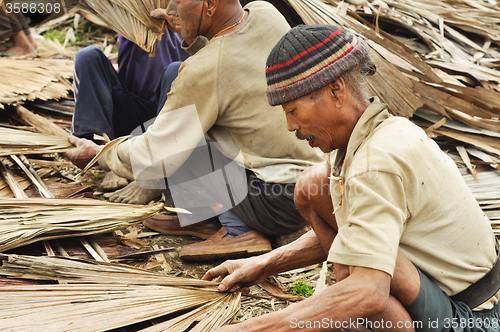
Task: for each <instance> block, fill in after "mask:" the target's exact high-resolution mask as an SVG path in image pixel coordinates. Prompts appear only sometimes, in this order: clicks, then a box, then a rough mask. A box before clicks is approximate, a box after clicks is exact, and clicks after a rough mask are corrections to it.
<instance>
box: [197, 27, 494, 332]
mask: <svg viewBox="0 0 500 332" xmlns="http://www.w3.org/2000/svg"><path fill="white" fill-rule="evenodd" d="M266 66H267V68H266V78H267V83H268V89H267V97H268V101H269V103H270V104H271V105H282V108H283V110H284V112H285V116H286V120H287V126H288V130H289V131H294V132H295V133H296V136H297V138H299V139H305V140H307V141H308V142H309V145H310V146H311V147H319V148H320V149H321V150H322V151H323V152H326V153H331V157H330V162H329V163H328V164H325V165H320V166H313V167H311V168H308V169H306V170H305V171H304V172H303V173H302V175H301V177H300V178H299V180H298V181H297V184H296V187H295V204H296V206H297V208H298V209H299V211H300V213H301V214H302V216H303V217H304V218H305V219H306V220H307V221H308V222H309V224H310V225H311V226H312V231H310V232H308V233H306V234H305V235H303V236H302V237H301V238H299V239H298V240H296V241H295V242H293V243H291V244H289V245H287V246H284V247H281V248H278V249H275V250H274V251H271V252H269V253H266V254H264V255H261V256H255V257H251V258H247V259H242V260H235V261H226V262H225V263H223V264H221V265H219V266H217V267H215V268H213V269H211V270H209V271H208V272H207V273H206V275H205V276H204V277H203V279H204V280H213V279H216V280H219V281H221V284H220V286H219V290H221V291H226V290H227V289H230V288H231V287H232V286H233V285H235V284H239V285H241V286H243V287H247V286H250V285H254V284H257V283H259V282H262V281H263V280H264V278H265V277H266V276H269V275H273V274H276V273H280V272H284V271H287V270H291V269H295V268H299V267H302V266H307V265H310V264H315V263H319V262H322V261H324V260H325V259H327V260H328V261H330V262H333V263H334V270H335V275H336V277H337V283H335V284H333V285H331V286H329V287H327V288H326V289H324V290H323V291H321V292H319V293H318V294H314V295H313V296H312V297H311V298H308V299H306V300H304V301H302V302H299V303H296V304H293V305H292V306H290V307H288V308H286V309H284V310H281V311H278V312H274V313H271V314H268V315H264V316H261V317H257V318H252V319H249V320H247V321H245V322H243V323H240V324H235V325H230V326H225V327H223V328H221V329H220V331H273V332H278V331H293V330H295V328H299V325H298V324H299V322H302V323H304V324H302V326H303V328H301V329H300V330H301V331H316V330H324V329H323V328H322V327H319V326H316V327H314V326H312V325H310V324H309V325H307V324H305V322H322V321H323V320H324V319H326V320H327V321H328V322H329V323H330V322H331V325H329V327H327V329H326V330H338V327H339V326H343V325H342V324H343V323H345V322H350V321H354V322H356V321H357V319H367V320H369V321H371V322H377V321H378V322H382V321H383V322H385V324H384V325H383V326H382V324H379V325H376V324H372V325H371V326H370V327H372V328H373V330H375V331H378V330H397V331H413V330H420V331H449V330H453V331H498V329H499V327H498V320H499V318H500V316H499V304H498V298H499V292H498V289H499V287H498V280H499V279H500V278H498V271H497V269H495V268H493V269H492V266H494V263H495V261H496V260H497V252H496V250H495V246H496V240H495V237H494V235H493V232H492V230H491V226H490V222H489V220H488V218H487V217H486V216H485V215H484V214H483V212H482V211H481V209H480V208H479V206H478V204H477V202H476V201H475V199H474V197H473V196H472V194H471V192H470V190H469V189H468V187H467V186H466V184H465V183H464V181H463V179H462V177H461V175H460V173H459V171H458V170H457V168H456V165H455V164H454V163H453V161H452V160H451V159H450V158H449V157H448V156H447V155H446V154H445V153H443V152H442V151H441V150H440V149H439V147H438V146H437V144H435V142H433V141H432V140H431V139H429V138H428V137H427V136H426V135H425V132H424V131H423V130H422V129H420V128H419V127H417V126H415V125H414V124H412V123H411V122H410V121H408V120H407V119H405V118H402V117H396V116H392V115H390V114H389V111H388V109H387V106H386V105H384V104H381V103H380V102H379V101H378V100H377V99H376V98H371V99H370V98H368V97H367V94H366V92H365V88H364V87H365V86H366V77H367V76H369V75H373V74H375V72H376V66H375V65H374V63H373V61H371V57H370V53H369V48H368V46H367V44H366V43H365V42H364V41H363V40H362V39H361V38H356V37H355V36H353V35H351V34H349V33H348V32H346V31H345V30H343V29H342V28H338V27H334V26H326V25H325V26H298V27H296V28H294V29H292V30H290V31H289V32H288V33H286V34H285V35H284V36H283V37H282V39H281V40H280V41H279V42H278V44H277V45H276V46H275V47H274V48H273V50H272V52H271V54H270V55H269V58H268V60H267V64H266ZM325 186H327V187H329V189H330V190H321V188H324V187H325ZM495 267H498V264H496V265H495ZM492 277H493V278H492ZM490 278H491V279H490ZM495 279H496V281H494V282H488V280H490V281H491V280H495ZM471 309H474V311H472V310H471ZM417 322H422V324H421V325H420V324H412V323H417ZM487 322H488V323H487ZM495 322H496V324H495ZM389 323H391V324H390V325H389ZM431 323H432V324H431ZM294 324H297V325H296V326H294ZM377 326H378V327H379V328H378V329H377ZM388 326H390V327H391V328H386V327H388ZM398 327H399V328H398ZM350 328H352V326H347V328H345V330H349V329H350ZM362 329H363V328H362V327H358V326H357V327H355V328H354V330H362ZM351 330H352V329H351Z"/></svg>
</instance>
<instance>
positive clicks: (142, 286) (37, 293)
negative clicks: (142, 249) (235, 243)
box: [0, 255, 241, 332]
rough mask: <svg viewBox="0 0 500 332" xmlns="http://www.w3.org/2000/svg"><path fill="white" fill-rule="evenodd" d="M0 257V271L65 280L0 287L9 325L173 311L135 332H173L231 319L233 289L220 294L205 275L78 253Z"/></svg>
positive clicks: (129, 319) (2, 315) (104, 325)
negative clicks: (95, 259) (156, 269)
mask: <svg viewBox="0 0 500 332" xmlns="http://www.w3.org/2000/svg"><path fill="white" fill-rule="evenodd" d="M0 259H2V260H3V261H4V262H3V264H2V267H1V268H0V275H4V276H8V277H11V278H23V279H31V280H58V281H61V282H64V283H68V284H59V285H54V284H52V285H33V286H5V287H0V319H1V320H2V328H3V329H6V330H9V331H26V330H37V331H56V330H57V331H79V332H80V331H89V332H94V331H107V330H111V329H116V328H119V327H124V326H129V325H133V324H136V323H139V322H144V321H149V320H151V319H155V318H159V317H164V316H166V315H169V314H176V313H179V314H182V315H179V314H177V315H174V316H173V317H172V316H170V319H168V320H166V321H164V322H161V323H158V324H157V325H153V326H151V327H148V328H145V329H143V330H141V331H149V332H151V331H169V332H181V331H185V330H186V329H187V328H189V327H190V326H191V325H192V324H193V323H196V322H198V323H197V325H196V326H195V327H194V328H193V329H191V330H190V331H200V332H205V331H213V330H216V329H217V328H219V327H221V326H223V325H225V324H227V323H229V322H231V321H232V319H233V318H234V316H235V315H236V313H237V312H238V309H239V306H240V298H241V293H239V292H236V293H220V292H218V291H217V283H213V282H207V281H201V280H194V279H187V278H176V277H169V276H166V275H163V274H159V273H153V272H149V271H145V270H141V269H135V268H132V267H129V266H126V265H118V264H110V263H98V262H92V261H87V260H81V259H71V258H61V257H31V256H19V255H0ZM89 320H90V321H91V322H92V323H91V324H89Z"/></svg>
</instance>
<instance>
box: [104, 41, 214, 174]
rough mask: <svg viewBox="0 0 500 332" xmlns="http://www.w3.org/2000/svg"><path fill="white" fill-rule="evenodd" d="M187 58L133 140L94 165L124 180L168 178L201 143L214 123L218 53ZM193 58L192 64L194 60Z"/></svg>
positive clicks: (111, 151) (121, 145) (118, 147)
mask: <svg viewBox="0 0 500 332" xmlns="http://www.w3.org/2000/svg"><path fill="white" fill-rule="evenodd" d="M212 50H213V52H206V51H207V50H206V49H204V50H202V51H203V52H201V53H203V54H204V55H202V56H199V55H196V56H194V57H191V58H188V59H187V60H186V61H185V62H184V63H183V64H182V65H181V67H180V69H179V76H178V77H177V78H176V79H175V81H174V82H173V84H172V88H171V90H170V93H169V94H168V99H167V102H166V103H165V106H164V107H163V109H162V110H161V112H160V114H159V115H158V117H156V119H154V120H152V121H150V122H148V123H146V124H145V125H144V127H145V128H147V130H146V132H144V133H143V132H142V131H141V130H140V128H139V130H138V132H137V133H135V134H138V136H136V137H133V138H132V139H129V140H127V141H126V142H123V143H121V144H119V145H118V146H117V147H116V148H114V149H112V150H110V151H109V152H107V153H106V154H105V155H104V156H103V157H102V158H101V160H100V161H99V164H100V165H101V166H102V167H103V168H105V169H111V170H112V171H113V172H115V173H116V174H118V175H120V176H123V177H125V178H127V179H130V180H151V179H158V178H164V177H165V176H170V175H172V174H173V173H174V172H175V171H176V170H177V169H178V168H179V167H181V166H182V164H183V163H184V162H185V161H186V160H187V158H188V157H189V156H190V154H191V152H192V150H193V149H194V148H195V147H196V146H197V145H198V144H199V143H200V142H201V143H202V144H203V142H204V134H205V133H206V132H207V131H208V130H209V129H210V128H211V127H212V126H213V125H214V123H215V121H216V120H217V117H218V112H219V110H218V98H217V97H218V95H217V93H218V91H217V86H218V83H217V80H218V77H217V72H218V68H217V64H218V48H217V47H215V48H212ZM195 58H196V59H195Z"/></svg>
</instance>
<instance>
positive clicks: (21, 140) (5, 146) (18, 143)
mask: <svg viewBox="0 0 500 332" xmlns="http://www.w3.org/2000/svg"><path fill="white" fill-rule="evenodd" d="M72 147H73V145H72V144H71V143H69V142H68V138H67V137H65V136H61V135H50V134H43V133H36V132H30V131H26V130H20V129H15V128H7V127H2V126H0V156H8V155H16V154H37V153H55V152H66V151H68V149H70V148H72Z"/></svg>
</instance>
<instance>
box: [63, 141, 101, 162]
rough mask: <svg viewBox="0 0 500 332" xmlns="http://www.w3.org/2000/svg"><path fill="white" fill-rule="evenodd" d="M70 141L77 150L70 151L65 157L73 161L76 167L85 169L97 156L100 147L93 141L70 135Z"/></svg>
mask: <svg viewBox="0 0 500 332" xmlns="http://www.w3.org/2000/svg"><path fill="white" fill-rule="evenodd" d="M68 141H69V142H70V143H71V144H73V145H74V146H76V148H74V149H72V150H69V151H68V152H66V153H65V154H64V156H65V157H67V158H68V159H69V160H71V162H72V163H73V164H74V165H75V166H78V167H80V168H82V169H83V168H84V167H85V166H86V165H87V164H88V163H89V161H91V160H92V158H94V157H95V156H96V154H97V147H98V145H97V144H95V143H94V142H92V141H91V140H88V139H84V138H78V137H76V136H73V135H70V136H69V137H68Z"/></svg>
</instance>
